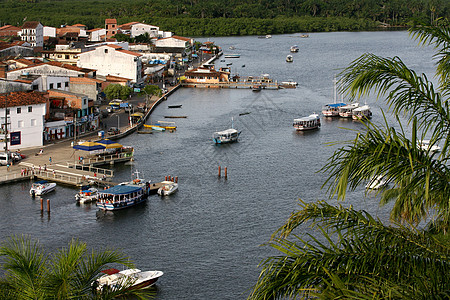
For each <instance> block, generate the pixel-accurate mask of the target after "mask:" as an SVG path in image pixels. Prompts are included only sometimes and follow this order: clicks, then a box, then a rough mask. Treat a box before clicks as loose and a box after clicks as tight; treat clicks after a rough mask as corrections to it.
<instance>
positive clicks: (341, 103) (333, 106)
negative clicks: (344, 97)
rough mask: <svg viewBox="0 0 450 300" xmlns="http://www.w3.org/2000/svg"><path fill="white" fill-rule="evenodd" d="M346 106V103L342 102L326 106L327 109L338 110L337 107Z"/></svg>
mask: <svg viewBox="0 0 450 300" xmlns="http://www.w3.org/2000/svg"><path fill="white" fill-rule="evenodd" d="M345 105H346V104H345V103H343V102H340V103H330V104H327V105H325V107H332V108H336V107H342V106H345Z"/></svg>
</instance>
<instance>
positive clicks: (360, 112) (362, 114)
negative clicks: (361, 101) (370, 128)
mask: <svg viewBox="0 0 450 300" xmlns="http://www.w3.org/2000/svg"><path fill="white" fill-rule="evenodd" d="M352 118H353V120H367V119H370V118H372V111H371V110H370V107H369V105H363V106H360V107H357V108H355V109H354V110H353V114H352Z"/></svg>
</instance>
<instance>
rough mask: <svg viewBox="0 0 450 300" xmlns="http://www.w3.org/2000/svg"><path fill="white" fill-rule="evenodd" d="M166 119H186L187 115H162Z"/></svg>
mask: <svg viewBox="0 0 450 300" xmlns="http://www.w3.org/2000/svg"><path fill="white" fill-rule="evenodd" d="M164 118H166V119H186V118H187V116H164Z"/></svg>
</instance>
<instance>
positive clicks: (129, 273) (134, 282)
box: [92, 269, 164, 291]
mask: <svg viewBox="0 0 450 300" xmlns="http://www.w3.org/2000/svg"><path fill="white" fill-rule="evenodd" d="M102 273H105V275H102V276H100V277H99V278H98V279H97V280H95V281H94V282H93V283H92V285H93V287H95V289H96V290H98V291H101V290H103V289H104V288H105V287H108V288H109V290H111V291H114V290H115V289H118V288H122V286H123V285H126V284H131V286H130V287H129V289H130V290H132V289H140V288H144V287H147V286H152V285H154V284H155V283H156V281H157V280H158V279H159V277H161V276H162V275H163V274H164V273H163V272H162V271H157V270H155V271H141V270H139V269H127V270H123V271H119V270H117V269H108V270H103V271H102Z"/></svg>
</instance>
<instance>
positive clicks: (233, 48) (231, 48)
mask: <svg viewBox="0 0 450 300" xmlns="http://www.w3.org/2000/svg"><path fill="white" fill-rule="evenodd" d="M228 49H230V50H235V49H236V47H234V46H230V47H229V48H228Z"/></svg>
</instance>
